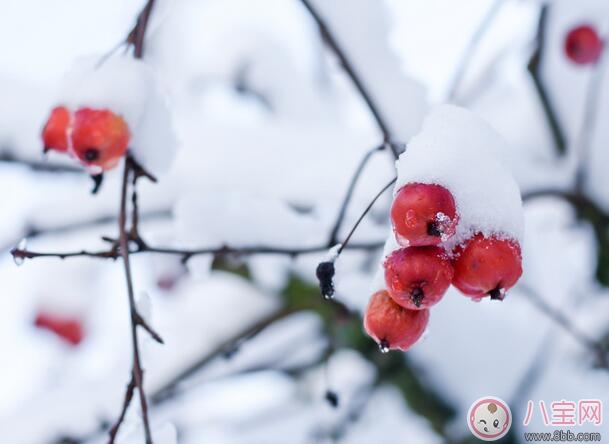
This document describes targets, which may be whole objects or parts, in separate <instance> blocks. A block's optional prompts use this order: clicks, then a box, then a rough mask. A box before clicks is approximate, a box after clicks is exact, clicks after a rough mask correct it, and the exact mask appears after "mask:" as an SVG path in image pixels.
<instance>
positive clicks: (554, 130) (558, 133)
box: [527, 5, 567, 155]
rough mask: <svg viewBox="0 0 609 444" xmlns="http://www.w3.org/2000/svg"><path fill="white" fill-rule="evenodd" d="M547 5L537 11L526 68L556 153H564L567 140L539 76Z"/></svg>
mask: <svg viewBox="0 0 609 444" xmlns="http://www.w3.org/2000/svg"><path fill="white" fill-rule="evenodd" d="M549 8H550V7H549V6H548V5H543V6H542V7H541V10H540V13H539V23H538V25H537V35H536V37H535V51H534V52H533V55H532V56H531V59H530V61H529V65H528V67H527V68H528V70H529V72H530V73H531V77H532V78H533V83H534V84H535V88H536V89H537V94H538V95H539V100H540V102H541V106H542V108H543V112H544V113H545V116H546V119H547V121H548V126H549V127H550V133H551V135H552V138H553V139H554V145H555V147H556V151H557V153H558V154H560V155H562V154H565V153H566V151H567V142H566V141H565V136H564V133H563V130H562V127H561V126H560V123H559V121H558V117H557V116H556V112H555V110H554V107H553V105H552V102H551V100H550V96H549V95H548V92H547V91H546V87H545V85H544V83H543V80H542V78H541V72H540V68H541V60H542V57H543V51H544V44H545V33H546V23H547V18H548V11H549Z"/></svg>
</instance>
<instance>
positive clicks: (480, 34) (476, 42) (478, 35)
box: [448, 0, 505, 102]
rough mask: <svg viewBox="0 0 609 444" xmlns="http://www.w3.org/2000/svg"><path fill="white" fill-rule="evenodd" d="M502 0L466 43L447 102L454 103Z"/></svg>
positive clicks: (497, 0)
mask: <svg viewBox="0 0 609 444" xmlns="http://www.w3.org/2000/svg"><path fill="white" fill-rule="evenodd" d="M504 3H505V2H504V0H495V1H494V2H493V4H492V5H491V7H490V8H489V9H488V11H487V13H486V14H485V15H484V18H483V19H482V21H481V22H480V25H478V28H477V29H476V30H475V32H474V34H473V35H472V37H471V39H470V40H469V42H468V43H467V47H466V48H465V51H464V52H463V55H462V56H461V58H460V60H459V63H458V64H457V69H456V71H455V74H454V76H453V80H452V82H451V85H450V87H449V88H448V100H449V101H451V102H452V101H454V100H455V97H456V96H457V93H458V92H459V87H460V86H461V82H462V81H463V77H464V76H465V74H466V73H467V69H468V68H469V65H470V62H471V61H472V59H473V58H474V54H475V53H476V51H477V49H478V47H479V46H480V43H481V42H482V40H483V38H484V36H485V35H486V33H487V31H488V30H489V28H490V26H491V24H492V23H493V22H494V21H495V18H496V17H497V14H498V13H499V11H500V10H501V6H503V4H504Z"/></svg>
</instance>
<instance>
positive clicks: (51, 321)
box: [34, 312, 84, 346]
mask: <svg viewBox="0 0 609 444" xmlns="http://www.w3.org/2000/svg"><path fill="white" fill-rule="evenodd" d="M34 325H35V326H36V327H38V328H41V329H45V330H48V331H51V332H53V333H55V334H56V335H57V336H58V337H59V338H61V339H62V340H63V341H65V342H67V343H68V344H70V345H72V346H77V345H78V344H80V343H81V342H82V340H83V338H84V331H83V327H82V323H81V322H80V321H79V320H78V319H74V318H69V317H62V316H59V315H56V314H52V313H48V312H39V313H38V314H37V315H36V319H35V320H34Z"/></svg>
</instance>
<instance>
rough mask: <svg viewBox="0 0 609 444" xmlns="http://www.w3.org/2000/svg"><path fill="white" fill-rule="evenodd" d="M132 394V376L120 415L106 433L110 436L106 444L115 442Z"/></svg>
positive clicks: (133, 389)
mask: <svg viewBox="0 0 609 444" xmlns="http://www.w3.org/2000/svg"><path fill="white" fill-rule="evenodd" d="M134 392H135V378H134V377H133V375H132V376H131V380H130V381H129V384H128V385H127V390H125V399H124V401H123V407H122V409H121V414H120V415H119V417H118V420H117V421H116V423H114V425H113V426H112V428H110V430H109V431H108V435H109V436H110V438H109V440H108V444H114V441H115V440H116V434H117V433H118V430H119V428H120V426H121V424H122V423H123V421H124V420H125V415H126V414H127V408H128V407H129V404H131V400H132V399H133V393H134Z"/></svg>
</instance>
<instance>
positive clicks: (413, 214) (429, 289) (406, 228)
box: [364, 183, 522, 351]
mask: <svg viewBox="0 0 609 444" xmlns="http://www.w3.org/2000/svg"><path fill="white" fill-rule="evenodd" d="M391 222H392V224H393V230H394V234H395V239H396V241H397V243H398V245H399V248H398V249H396V250H395V251H393V252H392V253H390V254H389V255H388V256H387V257H386V258H385V261H384V264H383V266H384V274H385V285H386V290H381V291H378V292H376V293H375V294H374V295H373V296H372V299H371V301H370V303H369V305H368V308H367V310H366V314H365V318H364V327H365V329H366V332H367V333H368V334H369V335H370V336H371V337H372V338H374V339H375V340H376V341H377V342H378V343H379V345H380V347H381V350H382V351H388V350H389V349H400V350H407V349H408V348H410V347H411V346H412V345H413V344H414V343H415V342H416V341H417V340H418V339H419V338H420V337H421V335H422V334H423V332H424V330H425V327H426V325H427V322H428V320H429V308H430V307H432V306H433V305H435V304H437V303H438V302H439V301H440V299H442V297H443V296H444V293H445V292H446V290H447V289H448V287H449V286H450V284H451V283H452V284H453V285H454V286H455V287H456V288H458V289H459V290H460V291H461V292H462V293H463V294H465V295H467V296H469V297H471V298H472V299H474V300H480V299H482V298H483V297H485V296H489V297H490V298H491V299H498V300H502V299H503V298H504V296H505V291H506V290H508V289H509V288H511V287H512V286H513V285H514V284H515V283H516V281H517V280H518V278H519V277H520V275H521V274H522V266H521V254H520V245H519V244H518V242H517V241H515V240H512V239H509V238H503V237H500V236H497V235H491V236H487V235H485V234H482V233H480V232H475V231H473V235H471V236H470V237H469V238H467V239H464V241H463V242H461V243H459V244H458V245H457V246H456V247H454V248H450V245H451V244H452V243H448V242H447V241H448V240H449V239H450V238H451V237H452V236H454V235H455V233H456V231H457V226H458V224H459V216H458V213H457V206H456V204H455V199H454V197H453V195H452V193H451V192H450V191H449V190H448V189H446V188H444V187H443V186H440V185H437V184H424V183H409V184H407V185H405V186H404V187H402V188H401V189H400V190H399V191H398V192H397V194H396V196H395V199H394V202H393V205H392V208H391Z"/></svg>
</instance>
